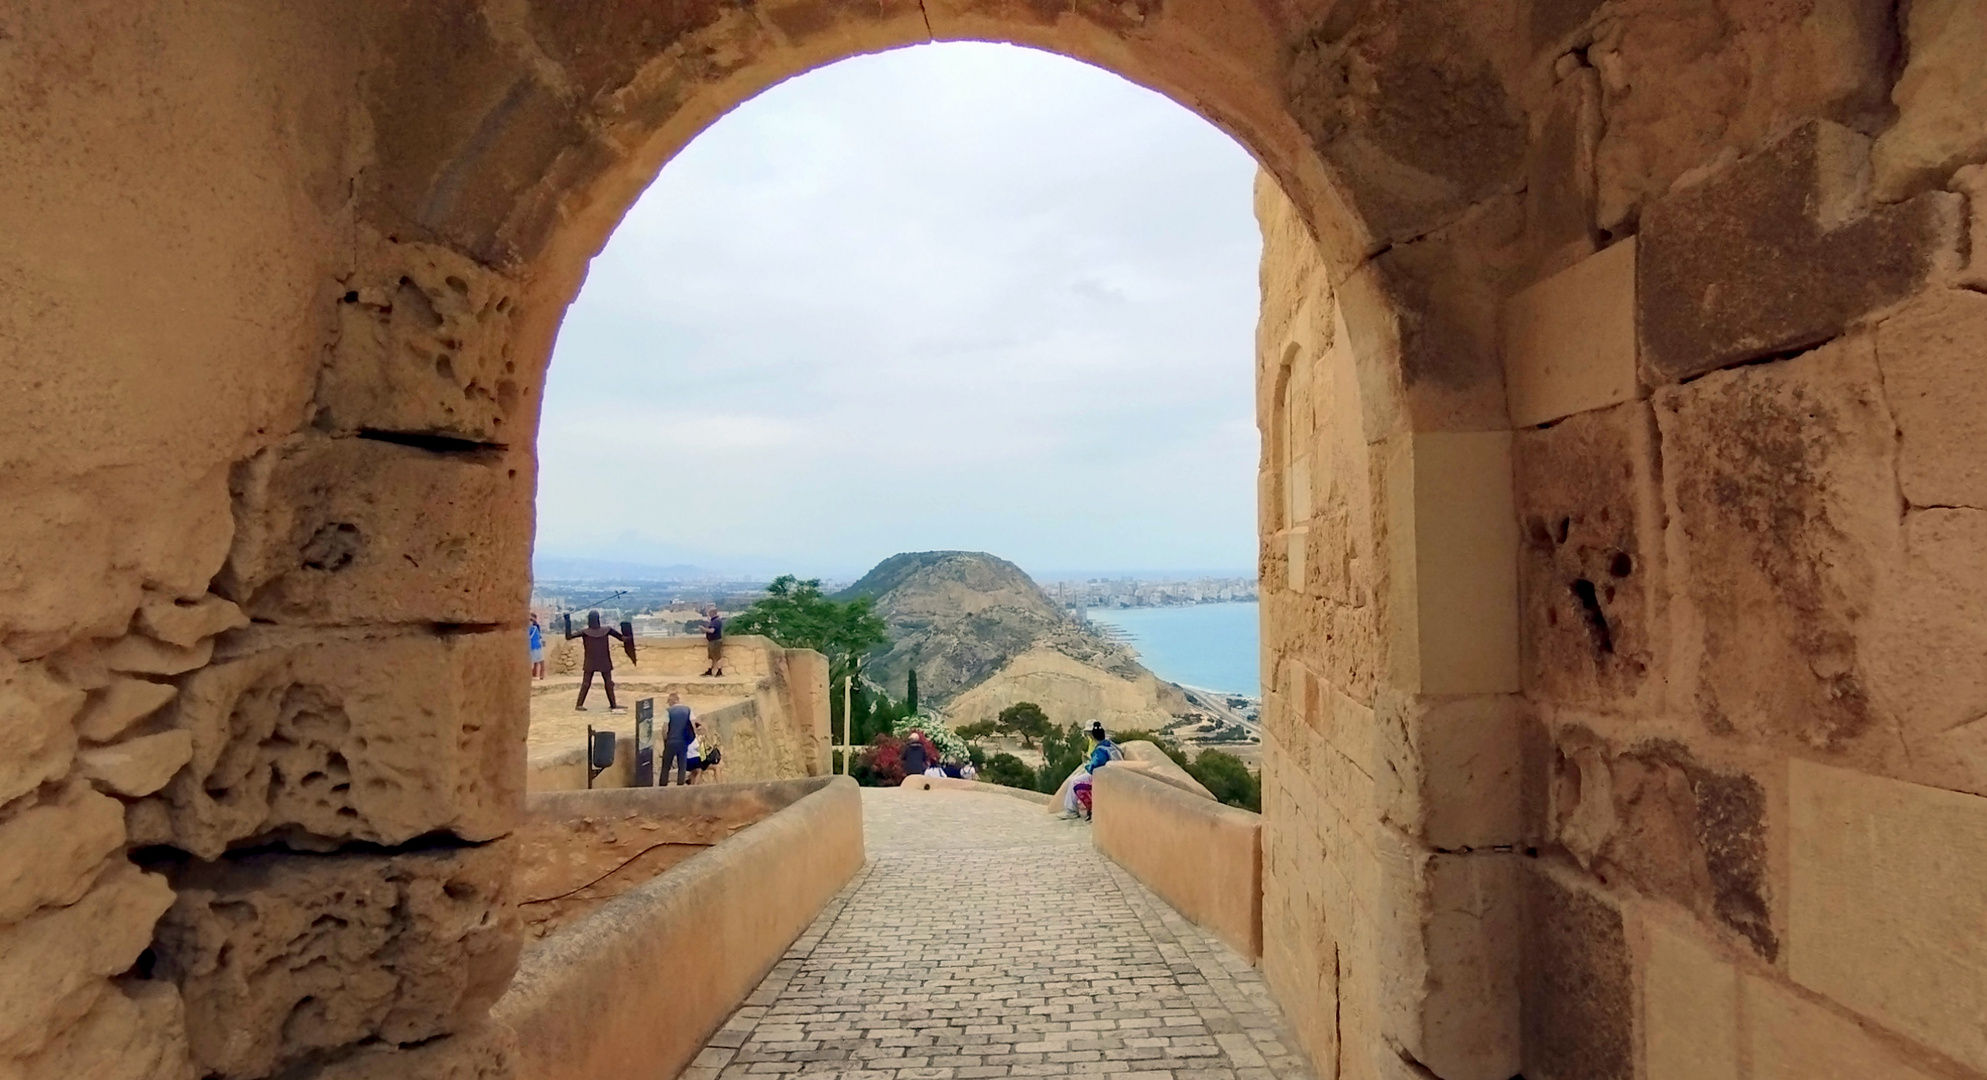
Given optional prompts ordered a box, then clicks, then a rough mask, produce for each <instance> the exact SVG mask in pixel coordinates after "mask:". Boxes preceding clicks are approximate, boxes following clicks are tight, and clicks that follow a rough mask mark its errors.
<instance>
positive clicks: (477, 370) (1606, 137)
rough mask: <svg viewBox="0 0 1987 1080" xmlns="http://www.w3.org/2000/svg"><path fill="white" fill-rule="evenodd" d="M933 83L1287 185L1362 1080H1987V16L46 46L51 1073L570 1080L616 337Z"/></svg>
mask: <svg viewBox="0 0 1987 1080" xmlns="http://www.w3.org/2000/svg"><path fill="white" fill-rule="evenodd" d="M933 38H943V39H952V38H980V39H992V40H999V41H1007V42H1013V43H1018V44H1023V45H1029V46H1034V47H1039V48H1043V49H1048V50H1052V51H1055V52H1059V53H1062V54H1064V55H1067V56H1071V57H1074V58H1077V59H1081V60H1085V61H1088V62H1091V63H1095V64H1098V65H1101V66H1103V67H1106V68H1109V69H1110V70H1113V71H1116V72H1118V73H1120V74H1122V75H1124V76H1126V77H1127V78H1130V79H1133V80H1135V81H1137V82H1140V83H1142V84H1144V85H1147V86H1150V87H1152V88H1154V89H1156V90H1159V91H1160V92H1163V93H1166V94H1168V95H1170V96H1172V97H1173V98H1174V99H1175V100H1176V101H1179V102H1180V103H1182V105H1184V106H1185V107H1188V108H1191V109H1194V110H1196V111H1197V112H1199V113H1200V114H1201V115H1203V116H1205V117H1206V118H1208V119H1209V120H1210V121H1212V122H1214V123H1216V124H1218V125H1220V126H1222V127H1223V128H1224V129H1225V130H1227V131H1229V132H1231V133H1232V134H1234V136H1235V137H1236V138H1237V139H1238V140H1240V141H1241V142H1243V143H1244V144H1245V145H1246V146H1247V147H1248V149H1249V150H1250V151H1251V152H1252V153H1254V154H1255V156H1256V157H1257V159H1258V160H1259V161H1260V162H1261V163H1262V166H1263V170H1264V172H1263V177H1262V180H1261V182H1260V184H1259V192H1258V200H1257V202H1258V212H1259V216H1260V218H1261V220H1262V224H1263V229H1264V234H1265V241H1266V242H1265V255H1264V265H1263V276H1262V282H1263V287H1264V306H1263V319H1262V322H1261V326H1260V330H1259V340H1258V347H1259V348H1258V351H1259V357H1260V364H1259V371H1258V377H1257V385H1258V403H1259V404H1258V413H1259V421H1260V426H1261V430H1262V434H1263V468H1262V472H1261V482H1260V487H1259V494H1260V498H1259V506H1260V512H1261V529H1260V532H1261V536H1262V542H1263V543H1262V561H1261V572H1262V588H1263V596H1264V612H1265V614H1264V622H1265V626H1264V635H1263V641H1264V646H1265V657H1264V675H1265V683H1266V686H1267V688H1268V702H1267V708H1266V716H1267V720H1268V723H1269V725H1270V729H1271V733H1272V734H1271V740H1270V746H1269V747H1268V751H1267V758H1266V772H1267V776H1266V796H1265V799H1266V802H1265V809H1266V820H1265V881H1264V893H1265V901H1264V902H1265V911H1264V958H1263V974H1264V977H1265V979H1266V981H1267V983H1268V985H1269V986H1270V987H1271V989H1272V990H1273V991H1274V993H1275V994H1276V995H1277V997H1278V999H1279V1001H1280V1002H1281V1005H1282V1008H1283V1010H1284V1012H1285V1014H1286V1015H1287V1016H1288V1018H1289V1020H1290V1022H1291V1025H1292V1028H1293V1029H1294V1031H1295V1038H1296V1039H1297V1040H1298V1042H1299V1043H1300V1044H1301V1047H1302V1049H1303V1051H1304V1052H1305V1053H1306V1054H1307V1055H1308V1056H1309V1058H1310V1061H1311V1063H1312V1065H1313V1066H1314V1067H1315V1070H1316V1071H1317V1072H1318V1074H1319V1075H1320V1076H1324V1077H1332V1078H1336V1077H1351V1078H1365V1077H1388V1078H1399V1077H1423V1078H1425V1077H1427V1076H1431V1075H1432V1076H1435V1077H1438V1078H1441V1080H1507V1078H1509V1077H1510V1076H1512V1075H1514V1074H1517V1073H1520V1072H1522V1073H1523V1075H1524V1076H1526V1077H1527V1078H1529V1080H1614V1078H1622V1080H1627V1078H1631V1077H1634V1078H1647V1080H1668V1078H1673V1077H1679V1078H1680V1077H1688V1078H1693V1080H1699V1078H1719V1080H1723V1078H1726V1077H1754V1078H1761V1080H1777V1078H1787V1080H1795V1078H1810V1077H1852V1076H1853V1077H1859V1078H1860V1077H1877V1076H1883V1077H1930V1078H1938V1080H1962V1078H1968V1077H1971V1078H1975V1080H1978V1078H1980V1077H1983V1076H1987V1025H1983V1024H1982V1022H1981V1017H1982V1016H1983V1015H1987V937H1983V935H1982V934H1981V933H1980V927H1981V925H1982V924H1983V920H1987V899H1983V898H1987V880H1983V875H1987V720H1983V719H1982V718H1983V717H1987V666H1983V665H1982V664H1981V662H1980V661H1981V657H1982V655H1983V654H1987V575H1983V573H1982V571H1981V569H1980V568H1981V567H1982V566H1983V565H1987V559H1983V554H1987V419H1983V417H1987V398H1984V397H1983V395H1987V390H1983V389H1982V387H1983V386H1987V380H1983V379H1982V378H1981V374H1982V368H1983V361H1987V357H1984V356H1983V349H1987V344H1983V343H1987V296H1984V295H1983V291H1987V268H1983V263H1982V261H1981V259H1980V257H1979V256H1978V255H1977V254H1976V253H1977V252H1978V251H1980V250H1982V247H1981V244H1982V242H1983V241H1987V223H1983V221H1984V220H1987V219H1983V212H1982V210H1981V209H1980V199H1981V198H1982V197H1983V196H1987V171H1983V169H1984V166H1983V163H1987V64H1983V63H1982V62H1981V60H1980V57H1981V56H1982V55H1987V3H1984V2H1983V0H1912V2H1910V3H1906V4H1886V3H1876V2H1870V0H1791V2H1790V0H1605V2H1602V0H1490V2H1466V0H1288V2H1285V3H1279V4H1253V3H1241V2H1237V0H1123V2H1118V3H1105V2H1102V0H1070V2H1067V3H1043V2H1035V0H923V2H920V3H913V2H911V0H879V2H875V3H864V4H847V3H841V2H838V0H761V2H757V3H752V4H744V3H736V2H732V0H707V2H700V3H662V2H659V0H599V2H597V3H590V4H583V5H581V4H572V3H567V2H555V0H435V2H432V3H421V4H404V3H397V2H392V0H354V2H352V3H346V4H336V5H330V4H319V3H306V2H302V0H269V2H259V3H252V2H246V0H216V2H213V3H208V4H179V3H168V2H165V0H74V2H68V3H52V2H47V0H0V174H4V175H5V176H6V177H7V183H6V184H4V185H0V236H5V237H6V238H7V241H6V243H4V244H0V354H4V357H5V363H4V364H0V430H4V431H5V432H6V433H7V438H6V439H5V441H4V450H0V535H4V536H5V543H4V544H0V1063H4V1064H0V1072H4V1073H5V1074H8V1075H22V1076H26V1077H36V1078H39V1077H72V1076H91V1077H103V1078H107V1080H117V1078H125V1077H189V1076H219V1077H227V1078H230V1080H233V1078H244V1080H246V1078H251V1077H266V1076H276V1075H283V1076H291V1077H357V1076H375V1077H383V1076H450V1077H458V1078H468V1077H498V1076H502V1075H504V1074H505V1073H506V1071H507V1070H508V1068H509V1065H508V1064H507V1063H508V1061H509V1057H508V1055H509V1050H508V1049H507V1048H508V1046H509V1045H510V1040H512V1039H513V1038H515V1035H514V1034H513V1033H509V1032H506V1031H504V1030H502V1029H501V1028H499V1027H497V1026H495V1025H492V1024H491V1023H489V1022H488V1021H487V1020H486V1019H485V1018H484V1017H485V1011H486V1008H487V1006H488V1003H489V1001H490V1000H491V998H492V997H493V996H495V995H496V994H498V993H500V992H501V990H502V987H503V985H504V983H505V980H506V978H507V976H508V970H509V965H510V963H511V959H510V958H511V957H512V956H513V955H514V953H515V950H516V947H517V941H518V936H519V933H520V931H519V930H518V928H517V924H516V920H515V918H514V916H513V913H512V908H511V905H512V904H513V902H514V901H513V899H512V897H511V894H510V890H509V886H508V882H509V866H510V860H511V859H513V858H514V856H513V855H512V853H511V848H510V847H509V846H508V845H507V843H506V838H507V836H508V835H509V833H510V832H511V830H512V828H513V827H514V824H515V821H516V819H517V814H518V808H519V804H520V798H521V791H522V772H523V760H522V747H523V740H522V725H523V724H524V718H525V713H526V700H525V691H526V688H525V684H524V680H523V672H522V670H521V666H520V665H517V664H514V663H510V662H508V660H507V659H506V658H514V657H513V654H514V653H515V652H516V650H515V648H513V644H514V642H515V641H516V639H517V636H518V631H519V627H520V624H521V621H522V619H523V617H524V603H525V579H526V569H527V563H528V552H529V549H530V543H531V533H532V517H531V513H532V512H531V503H530V498H531V492H532V490H533V485H534V455H533V443H534V437H535V429H536V423H537V412H538V393H539V388H540V386H541V385H542V383H543V379H544V374H545V364H546V361H547V358H548V356H549V353H550V343H551V341H552V338H553V335H554V333H555V331H556V329H557V327H558V324H559V320H560V318H561V316H562V314H563V312H564V309H565V306H566V304H567V303H568V302H569V301H570V300H571V299H572V297H573V295H574V294H575V292H576V291H577V288H578V284H579V282H580V280H581V278H582V276H583V275H584V273H585V269H586V265H587V261H588V259H589V258H590V257H591V256H592V255H593V254H594V253H595V252H596V251H597V250H599V248H600V246H601V244H602V243H603V242H604V241H605V238H606V237H607V235H608V233H609V232H610V231H611V230H612V229H613V227H614V225H615V223H616V222H617V221H618V220H619V219H620V217H621V215H622V214H623V212H624V211H625V210H626V209H627V207H628V206H629V205H630V204H631V202H632V201H633V199H634V198H635V197H636V195H637V194H638V193H639V192H640V191H641V190H642V189H643V188H644V187H645V186H646V185H647V184H648V183H649V181H650V180H651V179H652V178H653V177H654V176H655V174H656V172H657V170H658V169H659V168H660V167H661V166H662V165H663V164H664V163H665V162H666V161H668V160H669V158H670V157H671V156H672V155H673V154H674V153H676V152H677V151H678V150H679V149H680V148H681V147H682V146H683V145H684V144H686V143H687V142H688V141H689V140H690V139H691V138H692V137H694V136H695V135H696V134H697V133H698V132H699V131H701V130H702V129H703V128H704V127H706V126H707V125H709V124H710V123H712V122H713V121H714V119H715V118H717V117H719V116H721V115H722V114H723V113H724V112H725V111H726V110H727V109H729V108H730V107H732V106H734V105H736V104H737V103H738V102H740V101H742V100H744V99H745V98H746V97H748V96H750V95H751V94H753V93H755V92H756V91H758V90H759V89H762V88H764V87H766V86H768V85H771V84H772V83H774V82H776V81H778V80H780V79H783V78H786V77H788V76H791V75H794V74H797V73H799V72H802V71H805V70H808V69H810V68H814V67H818V66H820V65H823V64H826V63H830V62H833V61H834V60H837V59H840V58H843V57H847V56H850V55H853V54H856V53H858V52H863V51H868V50H875V49H881V48H887V47H895V46H901V45H910V44H915V43H918V42H923V41H927V40H931V39H933Z"/></svg>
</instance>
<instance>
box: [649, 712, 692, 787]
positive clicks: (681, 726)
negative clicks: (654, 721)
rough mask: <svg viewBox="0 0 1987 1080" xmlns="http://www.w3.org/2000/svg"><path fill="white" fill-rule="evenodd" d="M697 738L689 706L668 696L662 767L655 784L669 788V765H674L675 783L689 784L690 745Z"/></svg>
mask: <svg viewBox="0 0 1987 1080" xmlns="http://www.w3.org/2000/svg"><path fill="white" fill-rule="evenodd" d="M696 738H697V725H696V724H695V723H694V722H693V721H692V720H691V719H690V706H688V705H685V704H683V699H682V698H681V697H678V696H677V695H675V694H671V695H669V726H668V727H667V728H665V729H664V731H663V736H662V765H661V767H660V768H659V769H658V770H657V773H656V783H657V784H659V785H660V786H662V787H668V786H669V765H670V762H675V763H676V782H677V783H678V784H679V785H681V784H687V783H689V782H690V743H691V742H693V741H694V740H695V739H696Z"/></svg>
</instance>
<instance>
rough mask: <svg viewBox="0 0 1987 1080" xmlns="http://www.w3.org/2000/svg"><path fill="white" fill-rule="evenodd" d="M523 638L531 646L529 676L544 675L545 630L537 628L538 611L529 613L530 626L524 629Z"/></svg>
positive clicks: (537, 676)
mask: <svg viewBox="0 0 1987 1080" xmlns="http://www.w3.org/2000/svg"><path fill="white" fill-rule="evenodd" d="M524 633H525V640H526V641H527V642H528V643H529V644H530V647H531V677H532V678H534V679H542V678H544V677H545V631H544V630H542V629H540V628H539V625H538V613H537V612H535V611H534V612H532V613H531V626H530V627H529V628H528V629H526V630H525V632H524Z"/></svg>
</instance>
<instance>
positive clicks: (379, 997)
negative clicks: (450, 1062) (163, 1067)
mask: <svg viewBox="0 0 1987 1080" xmlns="http://www.w3.org/2000/svg"><path fill="white" fill-rule="evenodd" d="M509 857H510V856H509V853H508V852H506V851H504V850H503V849H502V848H501V847H499V846H486V847H480V848H446V849H432V850H426V851H419V852H410V853H404V854H396V855H372V854H349V855H323V856H317V855H285V854H262V855H255V856H251V857H249V858H246V859H241V860H236V861H230V862H224V863H201V864H194V865H191V866H189V867H187V868H186V869H185V870H183V871H181V872H180V873H178V874H177V875H175V879H174V882H173V884H174V887H175V888H176V889H177V890H178V892H179V898H178V900H177V901H176V902H175V903H174V904H173V906H172V910H171V911H170V912H168V913H167V914H166V916H165V918H164V919H163V920H161V922H160V925H159V934H158V941H157V944H156V945H155V946H154V949H155V951H156V953H157V955H158V971H159V973H160V975H161V976H162V977H164V978H167V979H170V980H172V981H173V982H176V983H177V984H178V985H179V987H180V992H181V995H182V996H183V997H184V999H185V1002H186V1023H187V1037H188V1041H189V1042H190V1044H191V1046H192V1050H193V1059H194V1062H195V1063H196V1065H198V1066H199V1068H200V1069H201V1070H202V1074H203V1075H218V1076H222V1077H229V1078H233V1077H243V1078H247V1077H262V1076H268V1075H270V1074H271V1073H274V1072H277V1071H279V1070H281V1069H282V1068H283V1067H285V1066H287V1065H290V1064H292V1063H294V1062H296V1061H298V1060H299V1059H301V1058H304V1057H306V1056H307V1055H311V1054H313V1053H316V1052H320V1051H324V1050H330V1049H334V1048H340V1047H345V1046H349V1045H352V1044H354V1043H359V1042H363V1041H368V1040H373V1039H378V1040H383V1041H384V1042H387V1043H397V1044H407V1043H414V1042H420V1041H423V1040H427V1039H433V1038H436V1037H438V1036H443V1035H448V1034H451V1033H453V1032H456V1031H461V1030H464V1029H466V1028H469V1027H472V1026H474V1025H475V1024H476V1022H477V1021H479V1020H481V1019H482V1017H483V1016H484V1014H485V1013H486V1012H487V1010H488V1009H489V1006H490V1003H491V1002H493V1001H495V1000H496V999H497V998H498V996H500V995H501V994H502V993H503V991H504V988H505V986H506V985H507V984H508V983H509V981H510V977H511V972H512V971H513V970H514V968H515V967H516V964H517V954H518V945H519V941H520V935H519V934H518V932H517V926H516V919H515V913H514V911H513V910H512V909H511V907H510V899H509V888H510V865H509Z"/></svg>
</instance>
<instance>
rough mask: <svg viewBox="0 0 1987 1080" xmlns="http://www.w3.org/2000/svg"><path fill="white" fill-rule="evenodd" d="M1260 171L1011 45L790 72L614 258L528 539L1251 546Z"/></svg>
mask: <svg viewBox="0 0 1987 1080" xmlns="http://www.w3.org/2000/svg"><path fill="white" fill-rule="evenodd" d="M1253 175H1254V165H1253V163H1252V162H1251V161H1250V160H1249V159H1248V157H1247V155H1246V154H1245V153H1244V152H1243V151H1242V150H1241V149H1240V148H1239V147H1237V146H1236V145H1235V144H1234V143H1233V142H1232V141H1230V140H1229V139H1228V138H1227V137H1226V136H1225V135H1222V134H1221V133H1220V132H1218V131H1216V130H1215V129H1214V128H1212V127H1211V126H1210V125H1208V124H1206V123H1205V122H1204V121H1202V120H1200V119H1199V118H1197V117H1195V116H1193V115H1192V114H1191V113H1189V112H1187V111H1186V110H1184V109H1182V108H1180V107H1178V106H1176V105H1174V104H1172V103H1171V102H1168V101H1166V100H1165V99H1163V98H1161V97H1159V96H1157V95H1155V94H1152V93H1151V92H1149V91H1146V90H1143V89H1140V88H1138V87H1136V86H1133V85H1131V84H1130V83H1127V82H1125V81H1123V80H1121V79H1118V78H1117V77H1115V76H1112V75H1109V74H1107V73H1104V72H1101V71H1098V70H1096V69H1092V68H1087V67H1084V66H1083V65H1080V64H1077V63H1075V62H1073V61H1067V60H1063V59H1060V58H1056V57H1050V56H1046V55H1044V54H1040V53H1033V52H1028V51H1025V50H1020V49H1015V48H1011V47H1006V46H992V45H965V44H961V45H943V46H925V47H920V48H917V49H909V50H903V51H899V52H894V53H887V54H882V55H879V56H871V57H862V58H858V59H855V60H851V61H847V62H844V63H842V64H838V65H834V66H832V67H829V68H826V69H823V70H821V71H818V72H814V73H811V74H809V75H806V76H802V77H801V78H798V79H795V80H792V81H790V82H788V83H785V84H782V85H781V86H778V87H775V88H774V89H772V90H770V91H768V92H767V93H765V94H763V95H761V96H760V97H759V98H757V99H755V100H753V101H751V102H748V103H747V104H745V105H744V106H742V107H740V108H739V109H738V110H736V111H735V112H733V113H732V114H731V115H729V116H728V117H726V118H725V119H723V120H721V121H720V122H719V123H718V124H717V125H715V126H714V127H713V128H712V129H711V130H710V131H708V132H706V133H705V134H704V135H702V136H701V137H699V138H698V139H697V140H696V141H694V142H693V143H692V144H691V145H690V146H689V147H687V148H686V149H685V150H684V152H683V153H682V154H681V155H679V157H678V158H677V159H676V160H675V161H674V162H672V163H671V164H670V165H669V166H668V167H667V168H665V169H664V170H663V172H662V175H661V176H660V177H659V178H658V180H657V181H656V183H655V185H654V186H653V187H652V188H651V189H650V190H649V192H648V193H647V194H646V195H644V197H643V198H642V199H641V201H640V202H639V203H637V205H636V206H635V207H634V208H633V209H632V210H631V211H630V213H629V214H628V216H627V218H626V220H625V221H624V222H623V224H622V226H621V228H620V229H619V230H618V231H617V232H616V234H615V236H614V237H613V239H612V241H611V242H610V243H609V245H608V247H607V249H606V250H605V251H604V252H603V253H602V254H601V256H600V257H599V258H598V259H597V260H596V261H595V263H594V265H593V267H592V269H591V271H590V273H589V276H588V281H587V285H586V288H585V290H584V291H583V292H582V294H581V296H580V298H579V299H578V301H576V302H575V303H574V305H573V307H572V310H571V311H570V312H569V314H568V316H567V320H566V325H565V327H564V329H563V330H562V333H561V337H560V341H559V345H558V348H557V351H556V353H555V357H554V361H553V365H552V373H551V377H550V383H549V385H548V388H547V392H546V397H545V414H544V422H543V433H542V436H541V461H542V468H541V472H540V478H539V479H540V483H539V505H540V514H539V519H540V543H541V546H542V547H544V548H545V549H546V550H552V551H557V552H559V553H562V554H588V553H605V549H606V548H607V547H610V546H611V547H615V548H616V550H615V554H616V555H617V556H619V557H627V556H628V555H629V554H630V553H629V552H628V551H626V550H625V548H626V546H627V545H629V544H633V545H635V546H637V547H639V546H640V545H642V544H650V543H652V544H654V545H656V547H657V548H658V550H657V551H655V553H654V558H655V561H658V562H673V561H679V559H680V558H681V557H682V556H683V554H684V553H686V552H696V553H700V554H701V555H702V556H709V557H717V556H719V555H723V554H727V553H736V554H739V555H741V556H743V555H750V556H751V557H753V558H763V559H766V560H770V561H771V562H773V563H775V564H778V565H792V566H794V567H795V568H797V569H802V570H808V571H814V572H824V571H827V572H833V571H846V570H860V569H862V568H864V567H865V566H866V565H867V564H869V563H871V562H873V561H875V560H876V559H879V558H881V557H883V556H885V555H888V554H890V553H892V552H894V551H899V550H908V549H914V548H920V547H934V546H945V547H976V548H985V549H987V550H991V551H995V552H997V553H999V554H1002V555H1006V556H1008V557H1010V558H1014V559H1016V560H1017V561H1019V562H1021V563H1022V564H1023V565H1024V566H1029V567H1031V568H1035V569H1040V570H1052V569H1056V568H1078V567H1082V568H1106V567H1114V566H1115V567H1123V568H1126V569H1143V568H1165V567H1196V568H1198V567H1209V566H1234V567H1237V568H1241V567H1246V566H1249V565H1250V564H1252V562H1253V559H1254V550H1255V540H1254V525H1255V510H1254V502H1255V468H1256V453H1257V449H1256V444H1255V436H1254V428H1253V413H1252V410H1253V402H1254V391H1253V388H1252V384H1251V379H1252V377H1253V368H1254V365H1253V359H1252V353H1253V346H1254V321H1255V306H1256V260H1257V255H1258V246H1259V240H1258V237H1257V233H1256V228H1255V222H1254V219H1253V216H1252V210H1251V184H1252V180H1253ZM631 447H635V448H639V451H638V452H636V453H634V454H632V455H631V454H630V453H629V452H628V451H629V449H630V448H631ZM617 450H619V451H620V452H619V453H617V452H616V451H617ZM631 456H632V457H635V458H639V459H641V461H642V462H643V464H642V465H641V466H640V467H639V468H638V467H635V466H634V465H633V464H631V462H630V460H629V459H630V457H631ZM603 537H611V538H615V539H612V540H606V539H602V538H603ZM631 538H632V539H631Z"/></svg>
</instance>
